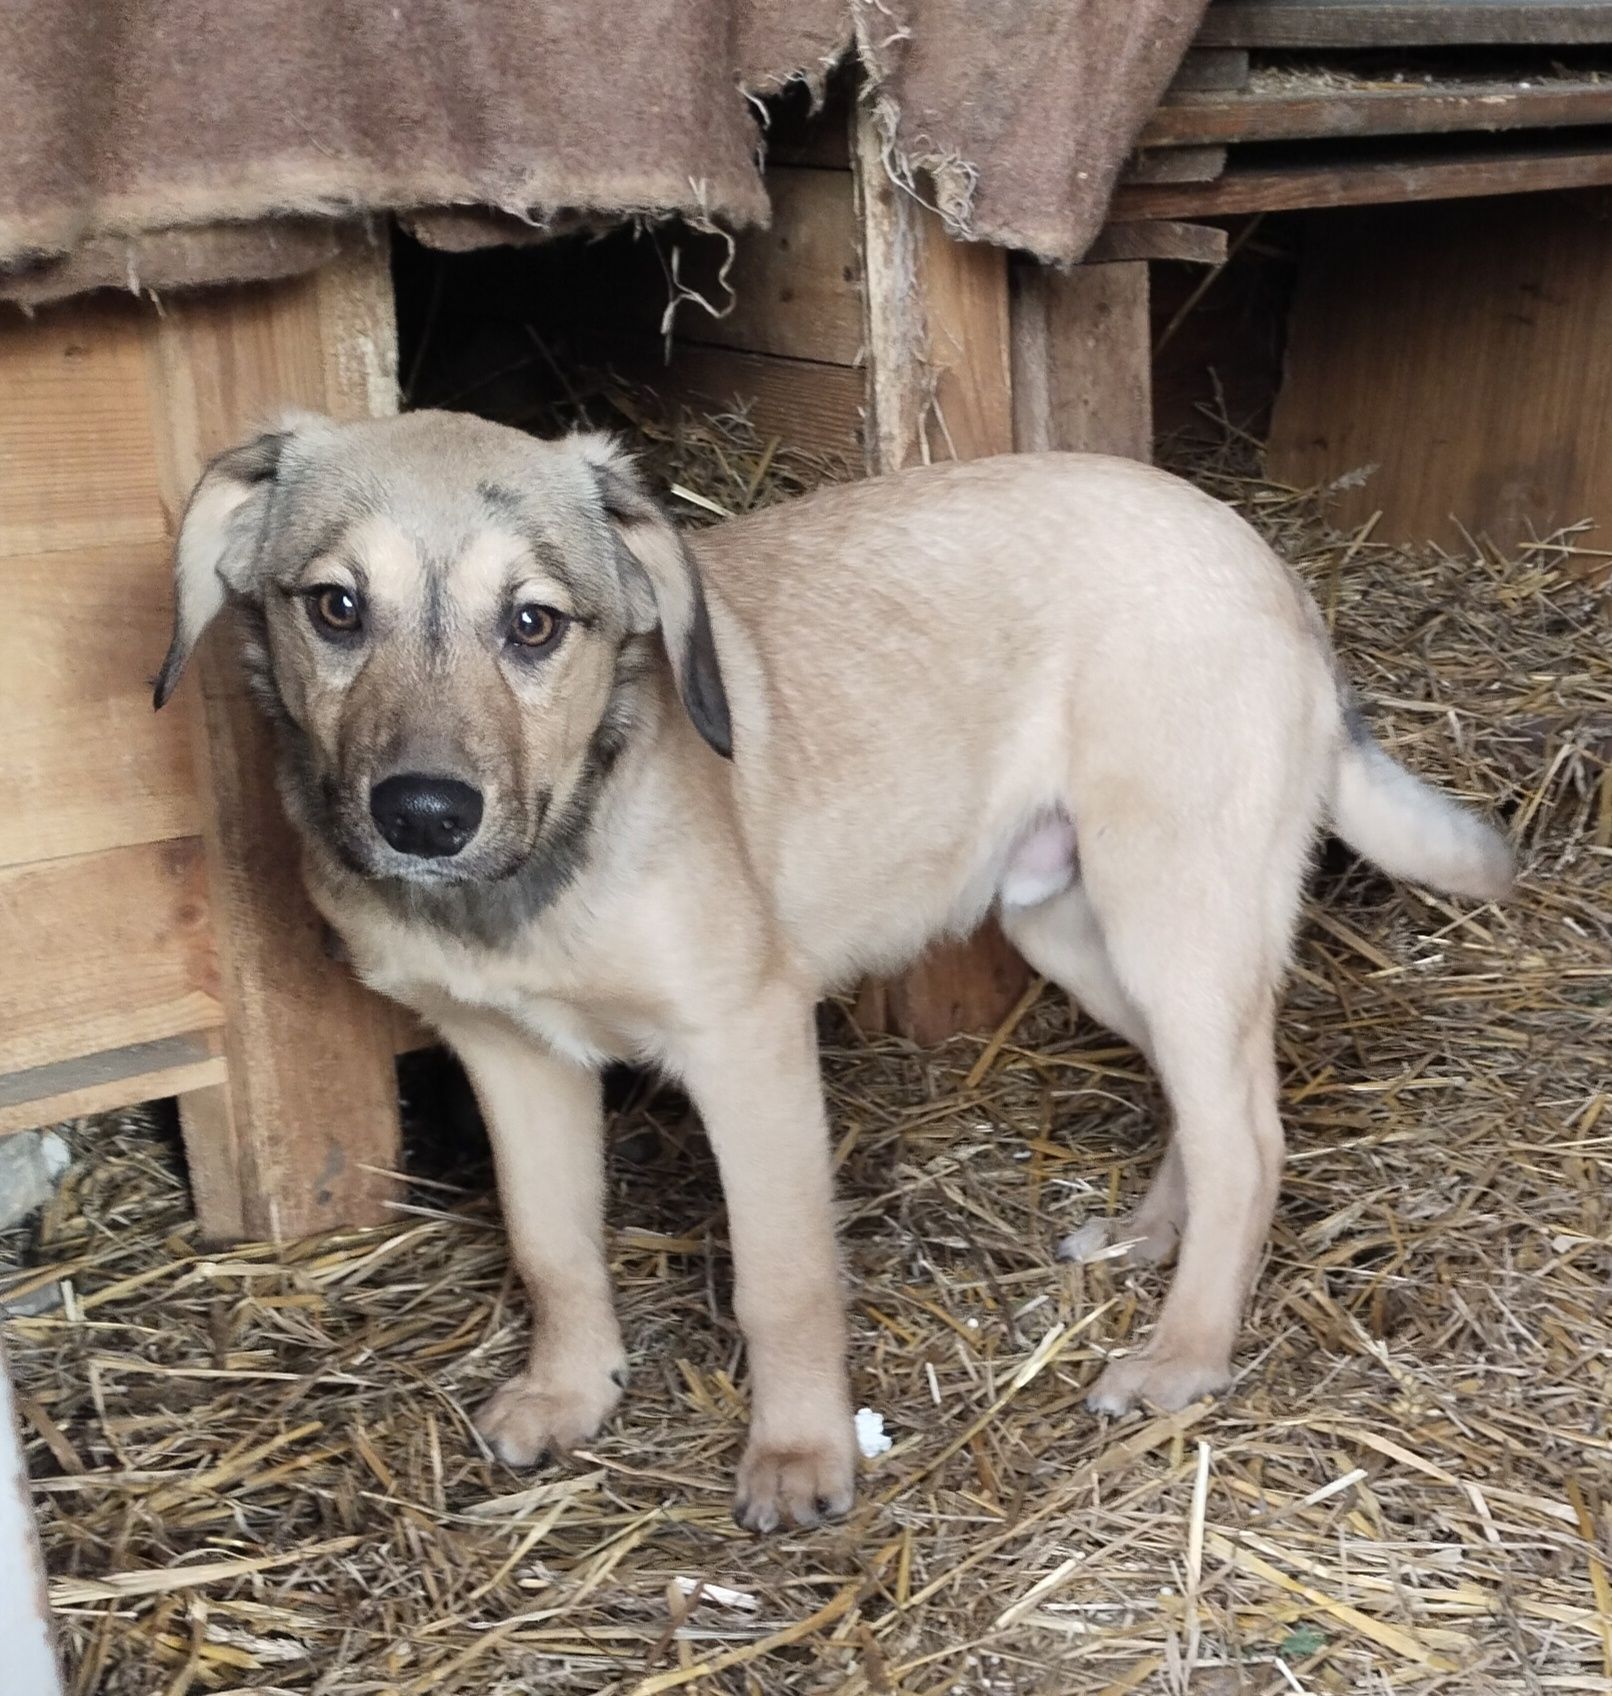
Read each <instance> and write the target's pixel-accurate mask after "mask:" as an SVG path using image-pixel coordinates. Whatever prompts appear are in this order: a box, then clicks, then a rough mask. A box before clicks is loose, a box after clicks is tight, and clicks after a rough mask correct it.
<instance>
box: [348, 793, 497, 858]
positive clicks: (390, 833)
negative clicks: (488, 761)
mask: <svg viewBox="0 0 1612 1696" xmlns="http://www.w3.org/2000/svg"><path fill="white" fill-rule="evenodd" d="M369 812H370V817H371V818H373V819H374V821H375V828H376V829H377V830H378V831H379V832H380V833H381V835H382V836H383V837H384V838H385V839H386V841H387V842H388V843H389V844H390V845H391V846H392V847H393V848H395V849H396V850H397V851H398V853H400V854H412V855H414V856H415V857H416V858H418V859H422V860H442V859H448V858H451V857H452V856H453V855H455V854H457V853H458V852H459V851H460V850H461V849H462V848H463V847H464V846H465V845H466V844H467V843H468V842H469V841H470V840H471V839H472V838H473V837H474V836H475V834H476V832H477V831H478V830H479V829H480V828H481V792H480V791H479V790H476V789H472V788H471V787H470V785H469V784H468V783H461V782H460V781H459V780H458V779H457V778H454V777H428V776H426V775H425V774H424V773H422V772H400V773H399V774H398V775H397V776H395V777H388V778H383V779H382V780H381V781H380V782H379V783H377V784H376V785H375V786H374V787H373V788H372V789H371V790H370V792H369Z"/></svg>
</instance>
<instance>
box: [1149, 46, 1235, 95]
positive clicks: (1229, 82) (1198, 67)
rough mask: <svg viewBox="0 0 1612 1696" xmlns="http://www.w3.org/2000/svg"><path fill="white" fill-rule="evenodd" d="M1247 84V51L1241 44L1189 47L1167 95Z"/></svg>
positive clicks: (1222, 89)
mask: <svg viewBox="0 0 1612 1696" xmlns="http://www.w3.org/2000/svg"><path fill="white" fill-rule="evenodd" d="M1247 86H1248V54H1247V52H1246V51H1245V50H1244V49H1243V48H1240V47H1190V48H1188V49H1187V54H1186V57H1185V58H1184V59H1183V60H1182V61H1181V64H1180V68H1179V69H1178V70H1177V71H1176V73H1175V76H1174V77H1173V78H1172V79H1171V82H1170V86H1169V88H1168V89H1167V90H1166V91H1165V98H1166V99H1170V98H1172V97H1173V96H1175V95H1177V94H1188V93H1195V92H1197V91H1199V90H1217V91H1224V90H1226V89H1232V88H1246V87H1247Z"/></svg>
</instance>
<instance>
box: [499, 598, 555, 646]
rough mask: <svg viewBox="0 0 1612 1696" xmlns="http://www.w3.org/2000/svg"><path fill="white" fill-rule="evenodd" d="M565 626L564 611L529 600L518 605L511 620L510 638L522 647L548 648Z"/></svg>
mask: <svg viewBox="0 0 1612 1696" xmlns="http://www.w3.org/2000/svg"><path fill="white" fill-rule="evenodd" d="M564 628H565V614H564V613H562V612H556V611H555V610H554V609H553V607H540V606H538V605H536V603H535V602H528V603H527V604H526V605H525V606H519V607H516V609H515V613H514V616H513V617H512V618H511V619H510V621H509V639H510V641H512V642H514V643H516V644H517V645H518V646H520V647H522V648H546V647H548V646H549V645H550V644H551V643H553V642H554V641H555V639H556V638H557V637H558V636H559V634H560V632H561V631H562V630H563V629H564Z"/></svg>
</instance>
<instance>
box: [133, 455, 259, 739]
mask: <svg viewBox="0 0 1612 1696" xmlns="http://www.w3.org/2000/svg"><path fill="white" fill-rule="evenodd" d="M289 434H290V432H289V431H288V430H272V431H269V432H267V433H266V434H264V435H261V436H258V437H256V438H254V439H253V440H252V441H250V442H245V443H243V444H242V445H241V446H240V447H238V448H230V449H229V450H228V452H226V453H221V454H219V456H218V457H217V458H216V459H215V460H213V461H212V463H211V464H210V465H209V466H208V467H207V469H206V470H205V471H204V472H203V473H202V475H201V480H200V482H198V483H197V485H196V487H195V489H194V490H193V491H192V493H191V497H190V499H189V501H187V502H186V504H185V516H184V518H183V519H182V520H181V521H180V525H179V542H178V545H177V547H176V548H175V550H174V633H173V641H172V642H171V643H170V644H169V646H168V657H167V658H166V659H165V660H164V661H163V662H162V670H161V671H160V672H158V673H157V681H156V685H155V687H154V688H153V690H152V695H151V699H152V704H153V705H154V706H157V707H161V706H163V705H164V704H165V703H166V702H167V700H168V697H169V696H170V695H172V694H173V692H174V687H175V685H176V684H177V683H178V682H179V674H180V672H182V671H183V670H184V669H185V661H186V660H188V659H189V658H190V655H191V650H192V649H193V648H194V647H195V646H196V643H197V642H198V641H199V640H200V638H201V634H202V632H203V631H204V630H205V629H206V628H207V626H208V625H209V624H211V623H212V622H213V619H214V618H215V617H216V616H217V614H218V612H219V609H220V608H221V607H222V606H223V605H224V603H225V601H226V600H227V599H228V598H229V596H230V595H232V594H237V595H238V594H242V593H244V592H245V591H246V589H247V587H248V585H249V583H250V581H251V573H252V566H253V563H254V561H255V560H256V558H257V553H258V546H259V544H260V542H261V541H262V537H263V525H264V521H265V519H266V518H267V516H268V509H269V497H270V495H271V493H272V492H273V488H274V476H275V472H276V471H277V470H278V469H279V464H280V453H281V450H282V448H283V447H284V446H285V442H286V439H287V437H288V435H289Z"/></svg>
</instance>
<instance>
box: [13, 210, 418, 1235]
mask: <svg viewBox="0 0 1612 1696" xmlns="http://www.w3.org/2000/svg"><path fill="white" fill-rule="evenodd" d="M392 334H393V332H392V305H391V281H390V273H389V270H388V266H387V256H386V251H385V248H384V246H383V245H375V244H371V243H369V242H366V241H365V240H364V239H363V238H362V237H361V236H355V237H354V239H353V240H352V241H351V243H350V244H349V246H348V247H347V248H346V249H345V250H344V254H343V257H342V258H341V260H339V261H338V262H337V263H336V264H334V265H332V266H330V267H328V268H326V269H325V270H323V271H321V272H319V273H317V274H315V275H313V276H309V277H304V278H300V279H294V280H292V281H289V282H285V283H279V284H273V285H262V286H256V287H252V288H241V289H217V290H210V291H204V292H201V293H198V294H196V295H193V296H187V297H175V298H174V299H172V300H170V301H168V302H166V303H165V306H164V310H163V311H162V312H160V313H159V312H158V311H156V310H155V309H154V308H153V307H152V306H151V305H150V303H149V302H144V301H136V300H127V299H114V300H110V301H108V300H94V301H90V302H75V303H70V304H68V305H65V306H62V307H58V308H53V309H50V310H47V311H46V312H43V313H41V314H40V315H39V316H38V317H36V318H34V319H31V320H25V319H14V318H8V319H7V320H6V321H5V322H4V324H3V325H0V591H3V593H4V595H5V605H6V617H5V618H4V619H0V719H3V723H4V727H5V734H4V736H0V785H3V787H4V790H5V793H6V795H7V799H8V801H9V803H10V805H9V806H8V807H7V809H6V810H5V813H4V815H3V816H0V961H3V962H4V969H3V971H0V1131H7V1130H15V1129H18V1128H21V1127H23V1126H27V1125H30V1124H39V1123H48V1122H50V1121H51V1120H52V1119H54V1118H58V1117H63V1116H66V1115H69V1114H75V1113H81V1112H89V1111H94V1110H98V1109H104V1108H109V1107H115V1106H118V1105H121V1104H123V1103H125V1102H130V1101H139V1100H144V1099H148V1098H150V1097H152V1096H155V1095H161V1094H172V1093H178V1094H180V1096H181V1106H182V1116H183V1118H184V1121H185V1125H186V1133H187V1147H188V1151H189V1154H190V1156H191V1167H192V1180H193V1188H194V1190H195V1194H196V1197H197V1204H198V1212H199V1213H200V1215H201V1219H202V1224H203V1227H204V1230H206V1232H207V1233H208V1234H209V1235H211V1236H214V1237H218V1236H226V1235H232V1234H237V1233H240V1232H242V1231H247V1232H251V1233H253V1234H258V1235H262V1234H272V1235H276V1236H280V1235H294V1234H300V1233H301V1232H304V1231H307V1230H313V1229H318V1228H322V1227H329V1226H337V1225H352V1224H363V1223H371V1222H374V1221H375V1220H378V1219H380V1218H383V1217H384V1216H385V1212H386V1207H387V1203H388V1200H389V1198H390V1195H391V1194H392V1189H393V1185H392V1181H391V1180H390V1179H389V1178H388V1177H387V1176H386V1169H387V1168H388V1167H392V1166H394V1165H395V1163H396V1152H397V1097H396V1086H395V1078H394V1073H393V1066H392V1055H393V1049H394V1046H395V1043H396V1041H397V1040H398V1030H397V1021H396V1020H395V1019H394V1018H393V1015H392V1012H391V1010H390V1009H389V1008H387V1007H384V1006H383V1005H382V1004H380V1003H379V1002H377V1001H376V1000H375V999H374V998H373V997H371V996H370V995H368V993H367V992H365V991H363V990H362V989H361V988H360V987H359V986H358V985H357V984H356V983H354V982H353V981H352V980H351V979H350V978H349V977H348V976H347V974H346V973H345V972H343V971H342V970H341V969H340V968H338V967H336V966H334V965H332V964H331V963H330V962H329V961H327V960H326V959H325V958H324V956H323V953H322V951H321V948H320V945H319V935H318V930H317V926H316V925H315V923H314V921H313V918H312V915H311V912H310V910H309V908H308V905H307V902H306V899H305V897H304V895H303V893H302V891H301V888H300V883H299V878H298V872H297V864H298V856H297V850H296V846H295V843H294V842H293V841H292V840H291V836H290V829H289V826H288V825H287V824H286V822H285V821H284V819H283V817H282V816H281V814H280V809H279V804H278V800H277V798H276V795H275V789H274V783H273V777H272V769H271V764H272V762H271V760H270V758H269V754H268V750H267V744H266V733H265V732H264V730H263V728H262V726H261V725H260V723H259V722H258V720H257V717H256V715H255V713H253V712H252V711H251V709H250V708H249V707H248V705H247V703H246V701H245V699H244V694H243V690H242V687H241V680H240V676H239V671H238V668H237V667H236V665H235V664H234V661H233V657H232V655H231V653H230V651H229V648H230V642H229V633H228V631H227V629H226V628H225V627H226V626H227V625H228V623H229V621H228V620H227V619H225V620H222V621H220V630H219V631H218V632H217V633H216V634H215V635H214V636H213V637H210V638H209V640H208V641H207V642H206V643H205V644H204V645H203V652H202V653H201V654H200V655H199V656H198V660H197V664H196V665H195V667H194V668H193V674H192V675H191V676H190V677H188V678H187V679H186V684H185V687H184V688H183V689H182V690H181V691H180V693H179V695H178V696H177V697H176V698H175V700H174V701H173V702H172V703H171V704H170V705H169V707H168V709H167V710H166V711H165V712H163V713H162V714H160V715H159V714H156V713H154V712H153V711H152V707H151V696H150V679H151V677H152V674H153V673H154V672H155V670H156V668H157V666H158V665H159V664H160V662H161V658H162V654H163V651H164V649H165V648H166V645H167V641H168V633H169V625H170V620H171V615H172V588H171V563H170V562H171V548H172V538H173V531H174V527H175V525H176V523H177V520H178V514H179V512H180V511H181V509H182V507H183V504H184V501H185V499H186V497H187V495H188V493H189V490H190V488H191V486H192V484H193V483H194V480H195V478H196V476H197V474H198V472H199V471H200V468H201V465H202V463H203V461H204V459H205V458H206V457H207V456H209V455H211V454H212V453H214V452H216V451H217V450H218V449H219V448H221V447H223V446H225V445H228V444H229V443H232V442H234V441H237V440H239V439H241V437H242V436H243V435H244V434H246V433H247V432H249V431H250V430H252V429H255V428H258V427H260V426H261V425H262V424H263V423H265V422H267V421H268V419H269V417H270V416H272V414H273V413H274V412H275V411H276V410H278V409H279V408H280V407H283V406H285V405H287V404H295V405H302V406H310V407H313V408H316V409H321V410H328V411H333V412H337V413H345V414H347V415H355V414H356V415H362V414H368V413H371V412H375V411H384V410H388V409H389V408H390V407H391V406H392V405H394V404H395V382H394V378H393V371H392V363H393V358H394V353H393V343H392Z"/></svg>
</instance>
